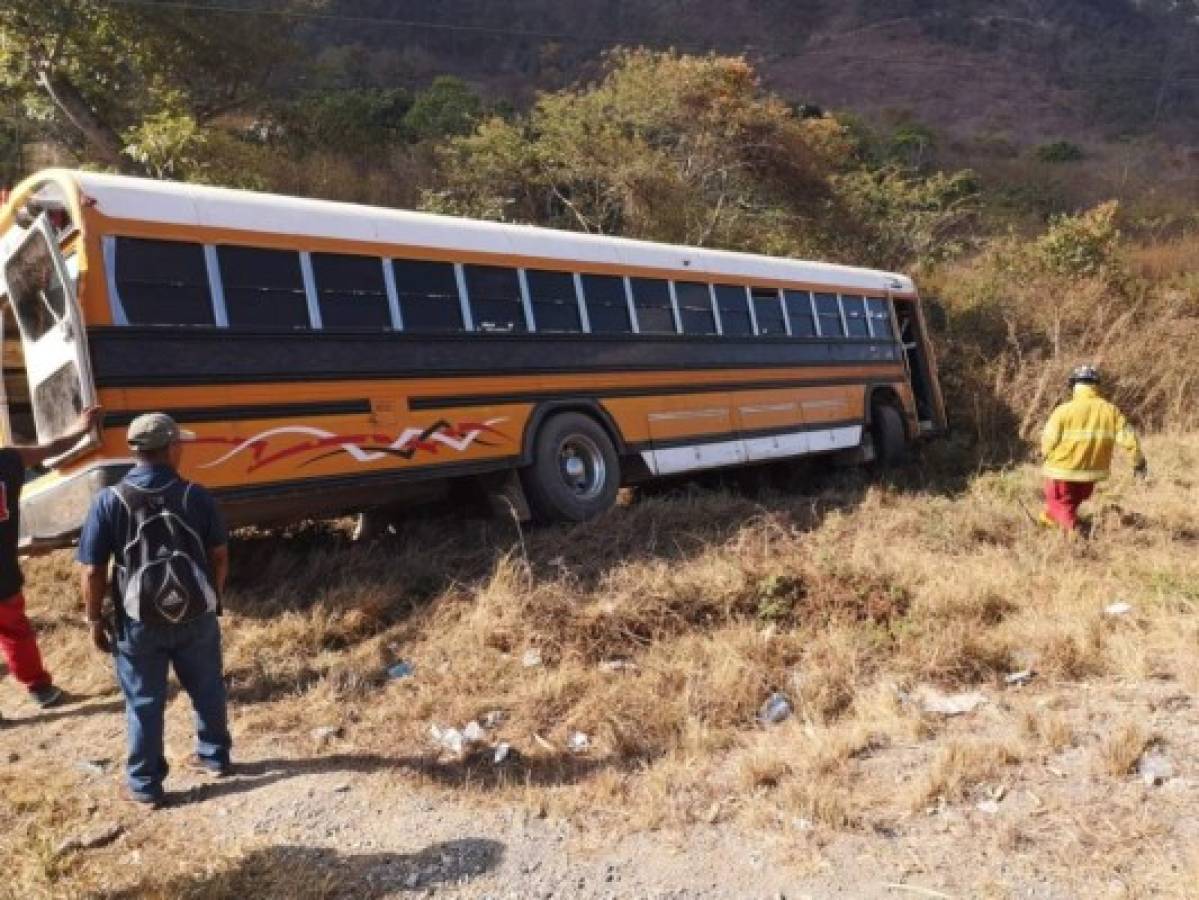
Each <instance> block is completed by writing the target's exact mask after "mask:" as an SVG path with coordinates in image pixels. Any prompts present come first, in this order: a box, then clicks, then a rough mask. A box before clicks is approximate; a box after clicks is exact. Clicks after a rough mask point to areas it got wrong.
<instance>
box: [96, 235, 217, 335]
mask: <svg viewBox="0 0 1199 900" xmlns="http://www.w3.org/2000/svg"><path fill="white" fill-rule="evenodd" d="M114 281H115V282H116V286H117V296H118V299H119V300H120V303H121V309H123V310H124V312H125V321H126V322H128V323H129V324H130V325H214V324H216V320H215V317H214V315H213V311H212V295H211V293H210V292H209V288H208V270H207V268H206V267H205V264H204V248H203V247H202V246H201V245H200V244H188V243H184V242H182V241H151V240H143V239H141V238H129V237H118V238H117V239H116V272H115V273H114Z"/></svg>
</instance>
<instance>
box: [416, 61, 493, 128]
mask: <svg viewBox="0 0 1199 900" xmlns="http://www.w3.org/2000/svg"><path fill="white" fill-rule="evenodd" d="M482 114H483V101H482V100H481V99H480V98H479V95H478V94H476V93H475V92H474V91H473V90H471V88H470V86H469V85H468V84H467V83H466V82H465V81H463V80H462V79H461V78H454V77H453V76H451V75H443V76H441V77H440V78H435V79H433V83H432V84H430V85H429V86H428V87H427V88H425V89H424V90H423V91H421V92H420V93H419V94H417V95H416V97H415V99H414V100H413V101H412V108H411V109H409V110H408V114H407V115H406V116H405V117H404V126H405V127H406V128H407V130H408V133H409V134H410V135H412V137H414V138H416V139H417V140H440V139H442V138H447V137H453V136H455V135H463V134H470V132H472V131H473V130H474V129H475V126H476V125H478V123H479V119H480V118H481V117H482Z"/></svg>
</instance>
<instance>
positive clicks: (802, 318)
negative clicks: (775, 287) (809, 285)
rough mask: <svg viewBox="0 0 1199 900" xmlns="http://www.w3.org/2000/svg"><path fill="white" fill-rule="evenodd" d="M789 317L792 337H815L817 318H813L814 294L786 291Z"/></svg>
mask: <svg viewBox="0 0 1199 900" xmlns="http://www.w3.org/2000/svg"><path fill="white" fill-rule="evenodd" d="M783 296H784V297H785V299H786V301H787V317H788V318H790V319H791V336H792V337H815V335H816V320H815V319H813V318H812V295H811V294H809V293H808V292H807V291H784V292H783Z"/></svg>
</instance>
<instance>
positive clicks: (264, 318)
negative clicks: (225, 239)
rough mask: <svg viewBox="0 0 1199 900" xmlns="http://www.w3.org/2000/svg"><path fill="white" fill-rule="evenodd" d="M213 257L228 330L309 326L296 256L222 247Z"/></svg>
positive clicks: (291, 252) (275, 251)
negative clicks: (227, 316) (218, 276)
mask: <svg viewBox="0 0 1199 900" xmlns="http://www.w3.org/2000/svg"><path fill="white" fill-rule="evenodd" d="M217 257H218V258H219V260H220V265H221V281H222V283H223V285H224V289H225V309H226V310H227V311H228V313H229V325H230V326H231V327H233V328H237V327H240V326H249V327H273V328H296V329H299V328H309V327H311V322H310V319H309V315H308V296H307V294H306V293H305V291H304V276H303V275H302V274H301V271H300V254H299V253H296V252H295V251H294V250H260V249H258V248H255V247H233V246H224V245H223V246H220V247H217Z"/></svg>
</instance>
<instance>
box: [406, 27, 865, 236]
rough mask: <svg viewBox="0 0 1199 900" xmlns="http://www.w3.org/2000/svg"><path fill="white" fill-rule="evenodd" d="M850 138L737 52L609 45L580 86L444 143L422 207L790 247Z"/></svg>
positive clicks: (825, 200)
mask: <svg viewBox="0 0 1199 900" xmlns="http://www.w3.org/2000/svg"><path fill="white" fill-rule="evenodd" d="M849 156H850V146H849V143H848V141H847V140H846V137H845V135H844V131H843V129H842V128H841V126H840V125H839V124H838V123H837V122H835V121H834V120H832V119H829V118H809V119H803V118H800V117H799V116H797V115H796V114H795V113H794V111H793V110H792V109H791V108H790V107H789V106H788V105H787V104H785V103H783V102H782V101H781V100H779V99H777V98H775V97H773V96H770V95H767V94H765V93H763V92H762V90H761V89H760V86H759V84H758V82H757V78H756V76H755V74H754V71H753V69H752V67H751V66H750V65H749V64H748V63H747V62H746V61H745V60H744V59H740V58H733V57H719V56H703V57H697V56H682V55H679V54H675V53H656V52H651V51H648V50H618V51H614V52H612V53H611V54H609V57H608V59H607V67H606V74H605V75H604V77H603V79H602V80H601V81H600V82H599V83H597V84H595V85H592V86H590V87H587V88H583V89H579V90H566V91H561V92H558V93H553V94H546V95H543V96H542V97H541V98H540V99H539V100H538V101H537V103H536V104H535V106H534V107H533V109H532V110H531V111H530V113H529V114H528V115H527V116H526V117H523V118H517V119H516V120H514V121H505V120H501V119H491V120H489V121H487V122H485V123H484V124H483V125H481V126H480V127H479V129H478V130H477V131H476V132H475V133H474V134H471V135H468V136H466V137H463V138H459V139H457V140H455V141H452V142H451V143H450V144H449V146H448V147H447V148H446V149H445V151H444V153H443V155H442V175H443V184H442V188H441V190H440V191H437V192H431V193H430V194H429V195H428V196H427V199H426V205H427V206H429V207H430V208H434V209H440V210H444V211H449V212H456V213H459V214H468V215H483V216H489V217H497V218H506V219H512V220H517V221H526V222H537V223H541V224H546V225H551V226H557V227H564V228H572V229H576V230H582V231H588V232H594V233H604V234H626V235H630V236H634V237H642V238H650V239H659V240H671V241H680V242H685V243H690V244H699V245H706V244H712V245H720V246H726V247H745V248H748V247H755V248H758V249H764V250H775V251H778V252H791V251H795V250H798V249H799V248H800V247H802V246H803V245H804V243H805V238H806V237H808V236H810V235H809V234H808V232H809V227H808V226H809V225H810V224H811V222H812V220H813V219H814V218H817V217H818V216H819V213H818V212H817V211H819V210H822V209H825V208H826V207H827V206H828V205H829V204H830V202H831V197H830V193H829V187H828V181H827V178H828V175H829V174H830V173H831V172H833V171H834V170H835V169H836V168H837V167H839V166H841V165H843V164H845V163H846V161H847V160H848V158H849Z"/></svg>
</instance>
